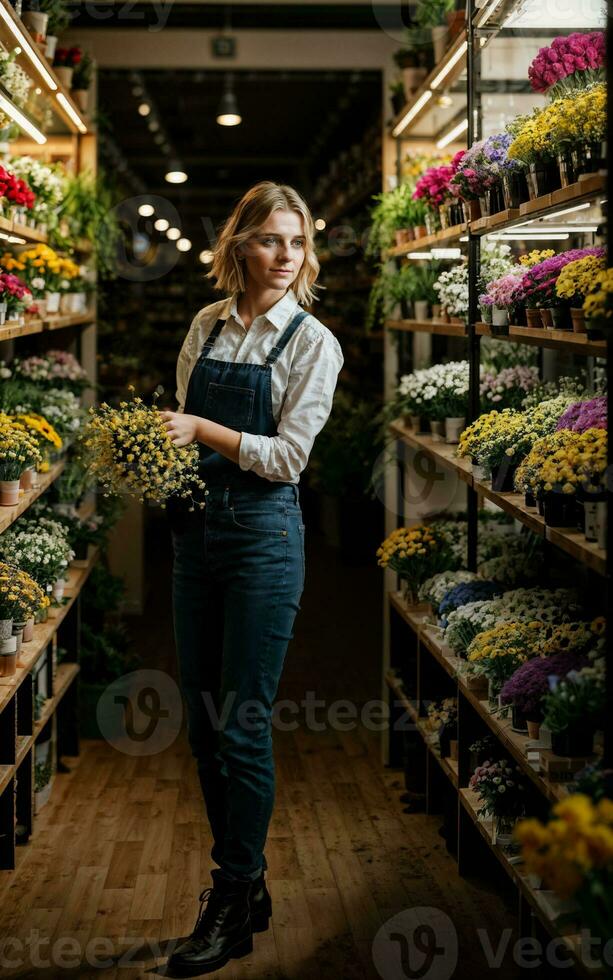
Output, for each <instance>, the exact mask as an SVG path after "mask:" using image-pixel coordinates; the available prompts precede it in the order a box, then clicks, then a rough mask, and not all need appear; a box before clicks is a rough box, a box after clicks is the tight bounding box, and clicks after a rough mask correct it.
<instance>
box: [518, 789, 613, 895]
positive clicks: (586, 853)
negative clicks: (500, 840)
mask: <svg viewBox="0 0 613 980" xmlns="http://www.w3.org/2000/svg"><path fill="white" fill-rule="evenodd" d="M515 836H516V837H517V840H518V841H519V843H520V844H521V848H522V855H523V858H524V861H525V863H526V869H527V870H528V871H530V872H532V873H533V874H537V875H539V876H540V877H541V878H543V880H544V882H545V884H546V885H547V887H548V888H551V889H552V890H553V891H554V892H555V893H556V894H557V895H559V896H560V897H561V898H571V897H572V896H573V895H575V894H576V893H577V892H578V891H579V890H580V889H581V888H582V887H583V885H584V884H585V882H586V878H587V876H588V875H594V874H595V875H596V876H597V877H599V876H600V875H603V876H607V877H609V878H610V876H611V875H612V874H613V801H612V800H609V799H602V800H600V801H599V802H598V803H594V802H593V801H592V800H591V799H590V798H589V796H586V795H585V794H583V793H574V794H573V795H572V796H569V797H567V798H566V799H565V800H561V801H560V802H559V803H556V804H555V806H554V807H553V810H552V816H551V819H550V820H549V822H548V823H546V824H544V823H541V821H540V820H537V819H535V818H530V819H527V820H521V821H520V822H519V823H518V824H517V826H516V828H515ZM605 887H606V885H605Z"/></svg>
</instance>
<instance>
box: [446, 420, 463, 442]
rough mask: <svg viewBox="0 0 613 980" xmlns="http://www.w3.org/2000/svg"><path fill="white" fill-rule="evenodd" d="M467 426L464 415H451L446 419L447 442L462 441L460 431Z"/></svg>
mask: <svg viewBox="0 0 613 980" xmlns="http://www.w3.org/2000/svg"><path fill="white" fill-rule="evenodd" d="M465 428H466V419H465V417H464V416H462V417H460V416H457V417H449V418H446V419H445V442H448V443H450V444H455V443H458V442H459V441H460V433H461V432H462V431H463V430H464V429H465Z"/></svg>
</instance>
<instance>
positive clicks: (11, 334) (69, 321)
mask: <svg viewBox="0 0 613 980" xmlns="http://www.w3.org/2000/svg"><path fill="white" fill-rule="evenodd" d="M95 319H96V314H95V312H94V311H93V310H92V311H87V312H86V313H65V314H58V315H57V316H53V315H52V316H48V317H45V319H44V320H39V319H30V320H26V322H25V324H24V325H23V326H20V325H19V324H17V323H9V324H6V323H5V324H4V325H3V326H1V327H0V343H1V342H2V341H3V340H13V339H14V338H16V337H27V336H28V335H29V334H34V333H42V332H43V331H44V330H62V329H63V328H64V327H76V326H80V325H82V324H86V323H94V322H95Z"/></svg>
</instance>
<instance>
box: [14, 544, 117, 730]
mask: <svg viewBox="0 0 613 980" xmlns="http://www.w3.org/2000/svg"><path fill="white" fill-rule="evenodd" d="M97 560H98V550H97V549H94V551H93V553H92V555H91V558H90V559H89V561H88V563H87V565H86V566H85V567H80V568H73V567H72V566H71V567H69V569H68V575H67V583H66V590H65V595H66V597H67V602H65V603H64V605H62V606H61V607H59V608H57V609H54V610H53V615H50V616H49V618H48V619H47V620H46V622H44V623H35V625H34V638H33V639H32V640H31V641H30V642H29V643H26V644H24V645H23V646H22V648H21V654H20V658H19V659H20V660H21V662H22V664H23V666H21V667H18V668H17V670H16V672H15V673H14V674H13V676H12V677H0V712H2V711H4V709H5V708H6V706H7V704H8V703H9V701H10V700H11V698H12V697H13V696H14V695H15V693H16V691H17V688H18V687H19V686H20V685H21V684H22V683H23V681H24V680H25V678H26V677H27V675H28V674H29V672H30V671H31V670H32V667H33V666H34V664H35V663H36V662H37V660H38V659H39V657H41V656H42V654H43V653H44V651H45V649H46V648H47V646H48V644H49V641H50V640H51V638H52V636H53V634H54V633H55V632H57V629H58V627H59V626H60V624H61V623H62V621H63V620H64V618H65V617H66V615H67V613H68V611H69V610H70V608H71V607H72V604H73V603H74V601H75V599H76V598H77V596H78V595H79V592H80V591H81V589H82V588H83V586H84V585H85V583H86V581H87V579H88V577H89V574H90V572H91V570H92V568H93V567H94V565H95V563H96V561H97Z"/></svg>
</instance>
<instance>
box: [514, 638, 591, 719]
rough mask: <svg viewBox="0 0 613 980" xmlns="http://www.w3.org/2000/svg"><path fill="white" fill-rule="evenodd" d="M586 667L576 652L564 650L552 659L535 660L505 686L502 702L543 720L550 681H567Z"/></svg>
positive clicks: (528, 715)
mask: <svg viewBox="0 0 613 980" xmlns="http://www.w3.org/2000/svg"><path fill="white" fill-rule="evenodd" d="M585 663H586V660H585V657H582V656H581V655H580V654H579V653H577V651H575V650H564V651H563V652H562V653H554V654H553V655H552V656H551V657H533V658H532V659H531V660H527V661H526V663H525V664H522V665H521V667H518V669H517V670H516V671H515V673H514V674H512V675H511V677H509V679H508V680H507V681H505V683H504V684H503V686H502V690H501V691H500V699H501V701H502V703H503V704H512V705H513V706H514V707H515V708H516V710H517V711H519V712H521V713H522V714H523V715H525V716H526V717H527V718H528V719H531V720H534V721H537V720H540V718H542V713H543V712H542V706H541V701H542V699H543V698H544V697H545V695H546V694H547V693H548V692H549V677H551V676H556V677H565V676H566V674H568V672H569V671H571V670H577V669H579V668H580V667H582V666H584V665H585Z"/></svg>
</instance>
